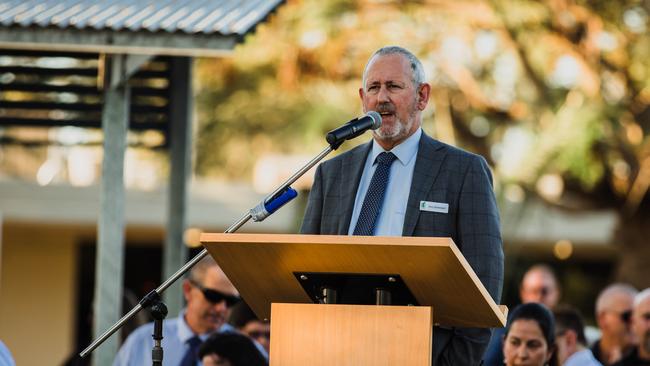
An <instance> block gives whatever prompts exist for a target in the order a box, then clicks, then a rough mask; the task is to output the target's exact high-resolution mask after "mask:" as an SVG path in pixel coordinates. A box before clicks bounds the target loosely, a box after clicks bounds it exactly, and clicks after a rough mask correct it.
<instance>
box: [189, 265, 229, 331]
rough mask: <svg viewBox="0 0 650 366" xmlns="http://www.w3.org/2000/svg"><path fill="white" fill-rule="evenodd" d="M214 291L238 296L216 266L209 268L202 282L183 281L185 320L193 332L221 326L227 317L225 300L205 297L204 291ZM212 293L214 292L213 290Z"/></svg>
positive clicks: (213, 329) (227, 307)
mask: <svg viewBox="0 0 650 366" xmlns="http://www.w3.org/2000/svg"><path fill="white" fill-rule="evenodd" d="M206 290H207V291H208V292H210V290H212V291H216V293H217V295H227V296H238V295H239V294H238V292H237V290H236V289H235V287H234V286H233V285H232V283H230V281H229V280H228V278H227V277H225V275H224V274H223V272H221V271H220V270H219V269H218V268H217V267H211V268H209V269H208V270H207V271H206V273H205V276H204V278H203V283H192V282H191V281H189V280H186V281H185V282H184V283H183V294H184V295H185V300H186V301H187V310H186V314H185V317H186V320H187V323H188V324H189V326H190V328H192V330H193V331H194V332H195V333H198V334H203V333H207V332H213V331H216V330H217V329H219V328H221V326H222V325H223V324H224V323H225V322H226V320H227V319H228V315H229V314H230V309H229V306H228V304H227V302H226V301H225V300H221V301H216V302H215V301H214V299H212V300H210V299H208V298H206V296H205V295H204V292H206ZM213 293H214V292H213Z"/></svg>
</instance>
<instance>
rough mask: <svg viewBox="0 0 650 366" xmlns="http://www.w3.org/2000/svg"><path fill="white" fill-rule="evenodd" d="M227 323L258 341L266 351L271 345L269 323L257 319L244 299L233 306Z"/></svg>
mask: <svg viewBox="0 0 650 366" xmlns="http://www.w3.org/2000/svg"><path fill="white" fill-rule="evenodd" d="M229 323H230V324H232V325H233V326H235V328H237V329H238V330H239V331H240V332H242V333H244V334H246V335H247V336H249V337H251V338H252V339H253V340H254V341H256V342H257V343H259V344H260V345H261V346H262V347H264V349H265V350H266V352H267V353H268V352H269V350H270V347H271V324H269V322H268V321H262V320H259V318H258V317H257V316H256V315H255V313H253V310H251V308H250V307H249V306H248V304H246V303H245V302H244V301H242V302H240V303H239V304H237V305H236V306H235V307H233V309H232V312H231V314H230V320H229Z"/></svg>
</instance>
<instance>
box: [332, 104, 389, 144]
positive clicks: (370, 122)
mask: <svg viewBox="0 0 650 366" xmlns="http://www.w3.org/2000/svg"><path fill="white" fill-rule="evenodd" d="M379 126H381V115H380V114H379V113H377V112H375V111H370V112H368V113H367V114H366V115H365V116H363V117H359V118H355V119H353V120H352V121H350V122H348V123H346V124H344V125H343V126H341V127H339V128H336V129H334V130H332V131H330V132H328V133H327V136H326V137H325V140H327V142H328V143H329V144H330V145H331V146H332V148H333V149H337V148H338V147H339V146H341V144H342V143H343V141H345V140H350V139H353V138H355V137H357V136H359V135H361V134H363V133H364V132H366V131H367V130H376V129H378V128H379Z"/></svg>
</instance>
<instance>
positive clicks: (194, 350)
mask: <svg viewBox="0 0 650 366" xmlns="http://www.w3.org/2000/svg"><path fill="white" fill-rule="evenodd" d="M187 345H188V346H189V348H188V349H187V352H185V355H184V356H183V359H182V360H181V363H180V365H179V366H195V365H196V363H197V362H198V360H199V355H198V353H199V346H200V345H201V338H199V337H197V336H194V337H192V338H190V339H188V340H187Z"/></svg>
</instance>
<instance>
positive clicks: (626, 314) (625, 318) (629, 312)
mask: <svg viewBox="0 0 650 366" xmlns="http://www.w3.org/2000/svg"><path fill="white" fill-rule="evenodd" d="M618 316H620V317H621V321H622V322H623V323H629V322H630V319H632V310H627V311H624V312H622V313H619V314H618Z"/></svg>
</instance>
